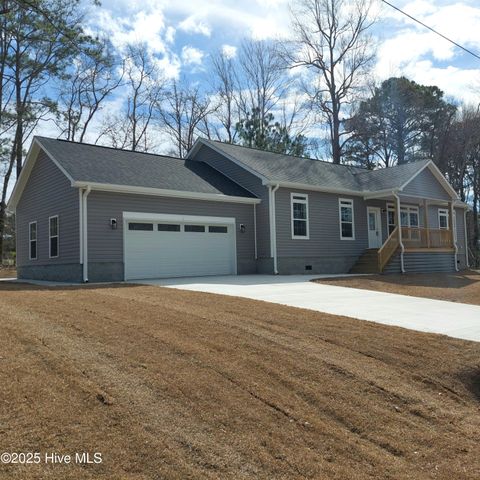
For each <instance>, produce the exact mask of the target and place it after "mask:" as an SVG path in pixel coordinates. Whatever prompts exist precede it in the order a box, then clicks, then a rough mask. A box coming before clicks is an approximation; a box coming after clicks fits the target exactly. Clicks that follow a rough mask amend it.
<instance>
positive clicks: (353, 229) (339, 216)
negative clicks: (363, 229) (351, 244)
mask: <svg viewBox="0 0 480 480" xmlns="http://www.w3.org/2000/svg"><path fill="white" fill-rule="evenodd" d="M342 202H343V203H347V204H350V205H342ZM342 206H343V207H346V208H348V207H350V208H351V209H352V221H351V222H342ZM342 223H351V224H352V236H351V237H344V236H343V234H342ZM338 224H339V227H340V240H355V208H354V202H353V198H339V199H338Z"/></svg>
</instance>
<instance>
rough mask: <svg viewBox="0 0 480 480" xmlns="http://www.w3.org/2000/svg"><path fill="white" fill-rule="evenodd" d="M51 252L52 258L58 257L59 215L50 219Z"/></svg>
mask: <svg viewBox="0 0 480 480" xmlns="http://www.w3.org/2000/svg"><path fill="white" fill-rule="evenodd" d="M48 223H49V225H48V236H49V254H48V256H49V257H50V258H56V257H58V215H55V216H54V217H50V218H49V219H48Z"/></svg>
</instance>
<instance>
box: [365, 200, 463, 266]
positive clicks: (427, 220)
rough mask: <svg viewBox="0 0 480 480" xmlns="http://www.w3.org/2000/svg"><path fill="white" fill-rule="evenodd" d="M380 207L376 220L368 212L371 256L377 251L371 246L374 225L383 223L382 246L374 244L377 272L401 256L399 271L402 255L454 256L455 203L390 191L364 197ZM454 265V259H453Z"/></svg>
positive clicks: (402, 261)
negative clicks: (375, 246) (398, 254)
mask: <svg viewBox="0 0 480 480" xmlns="http://www.w3.org/2000/svg"><path fill="white" fill-rule="evenodd" d="M365 200H366V201H367V203H368V200H371V201H375V204H377V205H381V207H380V208H381V211H382V213H384V215H382V217H380V218H379V219H377V218H374V216H375V212H371V211H370V210H369V211H368V229H369V247H370V249H371V255H372V254H374V253H375V252H374V251H375V250H376V248H372V247H371V242H370V238H371V235H372V230H373V229H375V228H378V225H376V223H377V222H379V221H380V222H381V221H382V219H383V221H386V224H387V225H386V228H385V227H383V235H382V243H381V244H380V242H379V244H378V245H377V248H378V250H377V251H376V257H377V262H378V271H379V272H382V271H383V270H384V269H385V267H386V266H387V264H388V263H389V261H390V260H391V259H392V256H393V255H394V254H396V253H397V252H399V253H400V263H401V271H402V272H403V271H405V268H404V255H405V254H414V253H418V254H421V253H425V254H427V253H439V254H440V253H445V254H450V255H452V257H453V256H454V255H456V253H457V251H458V248H457V245H456V235H455V231H456V223H455V220H456V215H455V204H454V200H445V199H435V198H420V197H415V196H412V195H404V194H401V193H400V192H391V193H390V194H386V195H382V196H372V197H369V198H365ZM455 265H456V259H455Z"/></svg>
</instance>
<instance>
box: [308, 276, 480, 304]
mask: <svg viewBox="0 0 480 480" xmlns="http://www.w3.org/2000/svg"><path fill="white" fill-rule="evenodd" d="M314 282H317V283H324V284H327V285H337V286H339V287H350V288H360V289H363V290H375V291H377V292H388V293H399V294H401V295H410V296H412V297H424V298H433V299H437V300H447V301H450V302H460V303H470V304H472V305H480V273H478V272H475V271H467V272H458V273H429V274H405V275H369V276H365V277H343V278H325V279H319V280H314Z"/></svg>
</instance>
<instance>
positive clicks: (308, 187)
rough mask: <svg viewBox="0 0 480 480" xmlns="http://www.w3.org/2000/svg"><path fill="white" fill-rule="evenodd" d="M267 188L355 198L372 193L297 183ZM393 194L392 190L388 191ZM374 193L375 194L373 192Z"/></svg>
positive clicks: (271, 183)
mask: <svg viewBox="0 0 480 480" xmlns="http://www.w3.org/2000/svg"><path fill="white" fill-rule="evenodd" d="M264 185H265V186H267V187H271V186H276V185H278V186H279V187H281V188H289V189H295V190H306V191H310V192H325V193H337V194H339V195H350V196H353V197H360V198H361V197H363V196H364V195H365V194H368V193H370V192H361V191H358V190H348V189H340V188H329V187H321V186H317V185H308V184H305V183H295V182H271V181H269V182H266V183H264ZM388 191H389V192H391V190H388ZM372 193H373V192H372Z"/></svg>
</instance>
